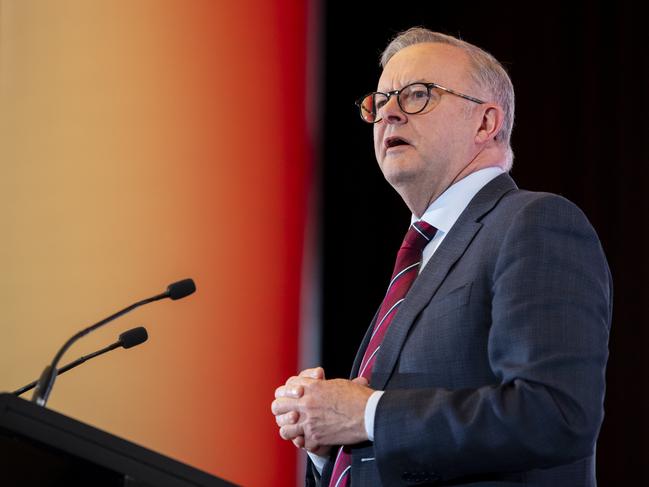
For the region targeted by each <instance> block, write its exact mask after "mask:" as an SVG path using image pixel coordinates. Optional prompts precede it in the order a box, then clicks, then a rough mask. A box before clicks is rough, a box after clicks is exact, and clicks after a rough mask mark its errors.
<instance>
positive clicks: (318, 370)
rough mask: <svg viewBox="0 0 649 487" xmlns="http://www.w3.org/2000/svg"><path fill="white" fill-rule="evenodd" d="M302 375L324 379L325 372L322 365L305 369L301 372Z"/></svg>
mask: <svg viewBox="0 0 649 487" xmlns="http://www.w3.org/2000/svg"><path fill="white" fill-rule="evenodd" d="M300 377H311V378H312V379H324V378H325V373H324V369H323V368H322V367H314V368H312V369H304V370H303V371H302V372H300Z"/></svg>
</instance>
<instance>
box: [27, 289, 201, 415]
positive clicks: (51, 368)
mask: <svg viewBox="0 0 649 487" xmlns="http://www.w3.org/2000/svg"><path fill="white" fill-rule="evenodd" d="M194 291H196V285H195V284H194V281H193V280H191V279H183V280H182V281H178V282H174V283H173V284H169V286H167V290H166V291H165V292H163V293H161V294H157V295H155V296H153V297H150V298H147V299H143V300H142V301H138V302H137V303H134V304H132V305H130V306H127V307H126V308H124V309H123V310H121V311H118V312H117V313H115V314H113V315H110V316H109V317H108V318H104V319H103V320H101V321H99V322H97V323H95V324H94V325H91V326H89V327H88V328H85V329H83V330H81V331H80V332H78V333H77V334H76V335H74V336H73V337H72V338H70V339H69V340H68V341H67V342H65V343H64V344H63V346H62V347H61V349H60V350H59V351H58V353H57V354H56V355H55V356H54V359H53V360H52V363H51V364H50V365H48V366H47V367H45V369H44V370H43V373H42V374H41V377H40V378H39V379H38V383H37V384H36V390H35V391H34V395H33V396H32V402H35V403H36V404H38V405H39V406H45V404H46V403H47V399H48V398H49V395H50V393H51V392H52V387H53V386H54V381H55V380H56V373H57V371H56V366H57V365H58V363H59V361H60V360H61V357H62V356H63V354H64V353H65V352H66V351H67V349H68V348H70V346H71V345H72V344H73V343H74V342H76V341H77V340H78V339H79V338H81V337H83V336H85V335H87V334H88V333H90V332H92V331H94V330H96V329H97V328H99V327H101V326H103V325H105V324H106V323H108V322H110V321H113V320H114V319H116V318H119V317H120V316H122V315H125V314H126V313H128V312H129V311H133V310H134V309H135V308H139V307H140V306H142V305H145V304H148V303H152V302H153V301H159V300H161V299H165V298H169V299H172V300H174V301H175V300H177V299H182V298H184V297H187V296H189V295H190V294H192V293H193V292H194Z"/></svg>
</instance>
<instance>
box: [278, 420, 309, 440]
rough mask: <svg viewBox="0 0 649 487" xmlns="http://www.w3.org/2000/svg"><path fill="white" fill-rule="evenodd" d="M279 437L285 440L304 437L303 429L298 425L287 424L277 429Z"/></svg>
mask: <svg viewBox="0 0 649 487" xmlns="http://www.w3.org/2000/svg"><path fill="white" fill-rule="evenodd" d="M279 436H281V437H282V438H284V439H285V440H292V439H293V438H296V437H298V436H304V429H303V428H302V425H300V424H287V425H284V426H282V427H281V428H280V429H279Z"/></svg>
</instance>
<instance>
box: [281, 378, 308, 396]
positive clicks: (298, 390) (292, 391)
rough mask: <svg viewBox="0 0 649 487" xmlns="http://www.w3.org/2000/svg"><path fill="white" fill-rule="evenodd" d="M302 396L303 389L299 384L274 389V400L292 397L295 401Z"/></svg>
mask: <svg viewBox="0 0 649 487" xmlns="http://www.w3.org/2000/svg"><path fill="white" fill-rule="evenodd" d="M291 379H292V378H291ZM291 379H289V380H291ZM296 379H297V378H296ZM303 394H304V388H303V387H302V386H301V385H300V384H295V385H293V384H291V385H284V386H279V387H278V388H277V389H275V398H279V397H293V398H295V399H297V398H300V397H302V395H303Z"/></svg>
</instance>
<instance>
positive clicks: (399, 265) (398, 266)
mask: <svg viewBox="0 0 649 487" xmlns="http://www.w3.org/2000/svg"><path fill="white" fill-rule="evenodd" d="M436 231H437V230H436V229H435V227H433V226H431V225H429V224H428V223H426V222H424V221H418V222H415V223H413V224H412V225H410V228H409V229H408V233H406V237H405V238H404V239H403V243H402V244H401V248H400V249H399V252H398V253H397V262H396V263H395V265H394V271H393V272H392V278H391V279H390V284H389V286H388V290H387V292H386V293H385V297H384V298H383V302H382V303H381V308H380V309H379V313H378V315H377V317H376V318H377V319H376V323H375V324H374V330H373V332H372V336H371V338H370V341H369V343H368V345H367V348H366V349H365V355H363V360H362V361H361V365H360V368H359V369H358V370H359V372H358V376H359V377H365V378H366V379H367V380H368V381H370V385H371V382H372V367H373V366H374V361H375V360H376V354H377V353H378V351H379V349H380V348H381V342H382V341H383V337H384V336H385V333H386V332H387V330H388V328H389V327H390V323H391V322H392V319H393V318H394V316H395V315H396V313H397V310H398V309H399V306H400V305H401V303H402V302H403V301H404V299H405V298H406V294H408V290H409V289H410V286H412V283H413V282H414V281H415V279H416V278H417V275H418V274H419V268H420V267H421V259H422V252H423V250H424V247H425V246H426V245H427V244H428V243H429V242H430V241H431V240H432V239H433V237H434V236H435V232H436ZM351 465H352V456H351V454H350V453H348V451H347V448H346V447H343V446H341V447H340V449H339V450H338V455H337V456H336V462H335V463H334V469H333V472H332V474H331V481H330V482H329V487H346V486H347V485H348V484H349V480H350V475H349V473H350V470H351Z"/></svg>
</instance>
